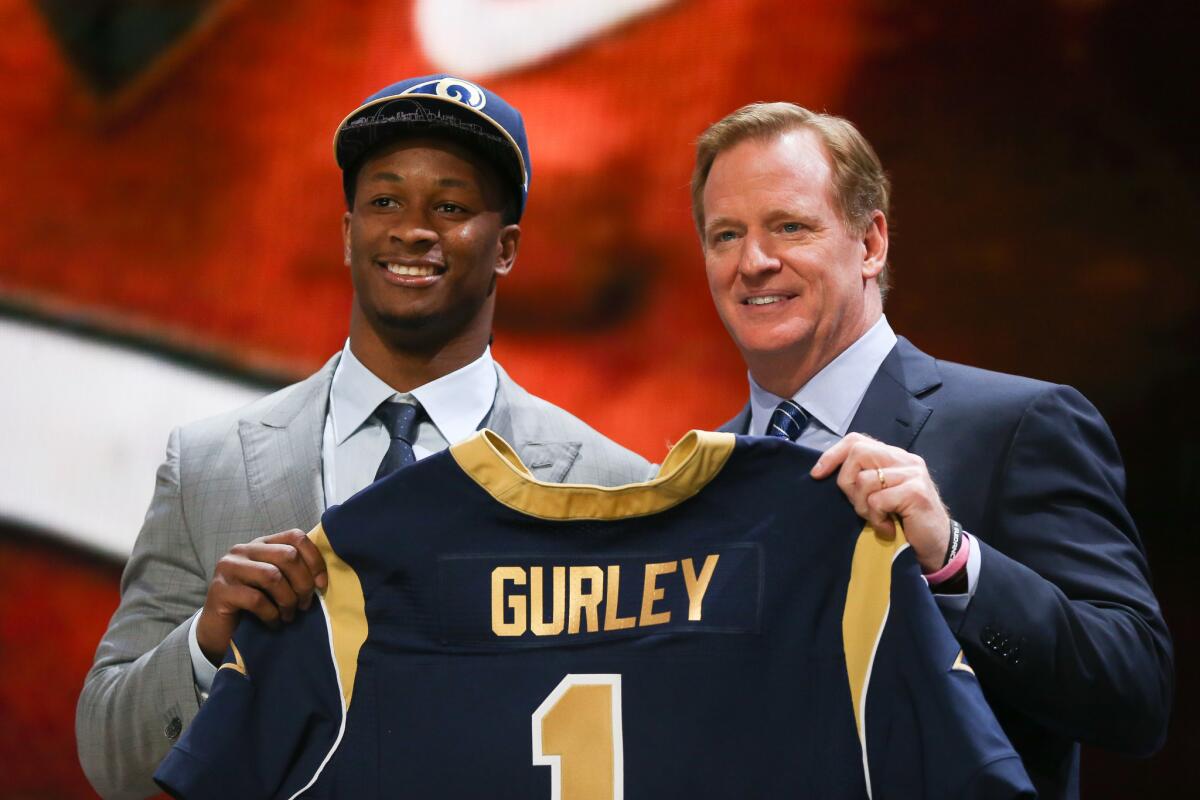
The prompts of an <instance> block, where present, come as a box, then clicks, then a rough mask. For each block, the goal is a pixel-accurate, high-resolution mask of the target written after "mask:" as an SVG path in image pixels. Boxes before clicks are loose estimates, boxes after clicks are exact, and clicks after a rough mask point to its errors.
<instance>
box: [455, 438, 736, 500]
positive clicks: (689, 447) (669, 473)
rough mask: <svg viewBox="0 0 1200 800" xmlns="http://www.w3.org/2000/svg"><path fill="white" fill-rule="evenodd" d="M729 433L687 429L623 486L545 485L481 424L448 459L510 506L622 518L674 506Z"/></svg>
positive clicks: (690, 491) (715, 467) (695, 487)
mask: <svg viewBox="0 0 1200 800" xmlns="http://www.w3.org/2000/svg"><path fill="white" fill-rule="evenodd" d="M735 441H736V437H735V436H734V435H733V434H732V433H713V432H711V431H689V432H688V433H687V434H685V435H684V437H683V438H682V439H680V440H679V442H678V444H676V445H675V446H674V447H672V448H671V452H670V453H668V454H667V457H666V459H665V460H664V461H663V464H662V466H661V467H659V470H658V476H657V477H655V478H654V479H652V480H649V481H645V482H643V483H630V484H626V485H625V486H613V487H608V486H592V485H589V484H581V483H545V482H543V481H539V480H537V479H536V478H534V477H533V474H532V473H531V472H530V471H529V470H528V469H527V468H526V467H525V465H524V464H522V463H521V459H520V457H519V456H518V455H517V453H516V451H515V450H513V448H512V447H511V446H510V445H509V444H508V442H506V441H504V439H502V438H501V437H500V436H499V435H498V434H497V433H495V432H493V431H490V430H488V429H486V428H484V429H483V430H481V431H479V432H478V433H476V434H475V435H474V436H472V437H471V438H469V439H467V440H466V441H463V442H460V443H458V444H456V445H454V446H453V447H451V448H450V454H451V455H452V456H454V460H455V461H457V462H458V465H459V466H460V467H461V468H462V470H463V472H465V473H467V475H469V476H470V477H471V479H472V480H474V481H475V482H476V483H477V484H479V485H480V486H481V487H482V488H483V489H484V491H486V492H487V493H488V494H490V495H491V496H492V497H494V498H495V499H496V501H497V502H499V503H502V504H503V505H506V506H508V507H509V508H511V509H514V510H516V511H520V512H521V513H522V514H528V515H529V516H531V517H538V518H540V519H601V520H611V519H626V518H629V517H642V516H646V515H647V514H657V513H659V512H660V511H666V510H667V509H668V508H671V507H672V506H676V505H678V504H679V503H682V502H683V501H684V500H687V499H688V498H689V497H691V496H692V495H694V494H696V493H697V492H698V491H700V490H701V489H702V488H704V486H705V485H707V484H708V482H709V481H711V480H712V479H713V478H714V477H716V475H717V473H718V472H720V471H721V468H722V467H723V466H725V462H726V461H727V460H728V459H729V454H730V453H732V452H733V446H734V442H735Z"/></svg>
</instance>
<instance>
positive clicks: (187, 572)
mask: <svg viewBox="0 0 1200 800" xmlns="http://www.w3.org/2000/svg"><path fill="white" fill-rule="evenodd" d="M179 442H180V437H179V432H178V431H174V432H172V434H171V437H170V440H169V442H168V444H167V458H166V461H165V462H164V463H163V464H162V466H161V467H159V469H158V474H157V478H156V483H155V490H154V499H153V501H152V502H151V504H150V509H149V511H148V512H147V513H146V520H145V522H144V523H143V525H142V531H141V534H140V535H139V536H138V539H137V544H136V545H135V546H134V550H133V554H132V555H131V556H130V559H129V562H128V564H127V565H126V567H125V572H124V575H123V576H122V579H121V605H120V607H119V608H118V609H117V612H116V613H115V614H114V615H113V618H112V620H111V622H110V623H109V627H108V632H107V633H106V634H105V636H104V638H103V639H102V640H101V642H100V646H99V648H98V650H97V651H96V660H95V663H94V665H93V666H92V669H91V671H90V672H89V673H88V675H87V678H86V680H85V683H84V687H83V693H82V694H81V695H80V698H79V706H78V708H77V711H76V719H75V729H76V740H77V742H78V746H79V759H80V763H81V764H82V765H83V769H84V772H85V773H86V774H87V776H88V778H89V780H91V782H92V785H93V786H94V787H95V788H96V790H97V791H98V792H99V793H100V794H101V795H102V796H104V797H112V798H117V797H144V796H146V795H149V794H153V793H155V792H157V791H158V789H157V787H156V786H155V785H154V783H153V781H152V780H151V777H150V776H151V775H152V774H153V772H154V768H155V766H156V765H157V764H158V762H159V761H161V760H162V758H163V757H164V756H165V755H166V753H167V751H168V749H170V747H171V745H172V743H173V742H174V740H175V739H176V738H178V736H179V733H180V732H181V731H182V730H183V728H184V727H186V726H187V724H188V723H189V722H191V719H192V717H194V716H195V714H196V711H197V709H198V708H199V702H198V700H197V697H196V690H195V685H194V683H193V679H192V662H191V657H190V655H189V652H188V639H187V634H188V625H189V621H190V618H191V616H192V615H193V614H194V613H195V612H196V610H197V609H199V608H200V607H201V606H202V605H203V604H204V597H205V593H206V591H207V587H208V581H207V577H206V575H205V574H204V570H203V568H202V567H201V565H200V562H199V559H198V558H197V555H196V552H195V549H194V546H193V544H192V541H191V537H190V535H189V533H188V526H187V519H186V517H185V515H184V511H183V502H182V493H181V490H180V480H179V446H180V445H179Z"/></svg>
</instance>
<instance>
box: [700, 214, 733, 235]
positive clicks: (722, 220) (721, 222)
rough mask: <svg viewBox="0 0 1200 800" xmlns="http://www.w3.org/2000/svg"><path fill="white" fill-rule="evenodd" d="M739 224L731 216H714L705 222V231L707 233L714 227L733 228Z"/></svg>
mask: <svg viewBox="0 0 1200 800" xmlns="http://www.w3.org/2000/svg"><path fill="white" fill-rule="evenodd" d="M739 224H740V223H738V222H737V221H735V220H733V219H732V218H730V217H713V218H712V219H710V220H707V221H706V222H705V223H704V233H705V234H707V233H708V232H709V231H711V230H712V229H713V228H731V227H737V226H738V225H739Z"/></svg>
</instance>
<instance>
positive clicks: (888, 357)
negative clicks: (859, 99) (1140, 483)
mask: <svg viewBox="0 0 1200 800" xmlns="http://www.w3.org/2000/svg"><path fill="white" fill-rule="evenodd" d="M888 191H889V187H888V182H887V179H886V177H885V176H884V173H883V169H882V166H881V165H880V163H879V159H878V157H877V156H876V155H875V153H874V151H873V150H872V149H871V146H870V145H869V144H868V143H867V141H866V140H865V139H864V138H863V137H862V135H861V134H860V133H859V132H858V131H857V130H856V129H855V128H854V126H853V125H851V124H850V123H849V122H847V121H846V120H844V119H840V118H838V117H832V116H828V115H824V114H815V113H813V112H810V111H808V110H807V109H803V108H800V107H798V106H794V105H792V104H790V103H769V104H755V105H751V106H746V107H744V108H742V109H740V110H738V111H736V112H734V113H733V114H731V115H729V116H728V117H726V118H725V119H723V120H721V121H719V122H717V123H715V124H714V125H713V126H712V127H710V128H709V129H708V130H707V131H706V132H705V133H704V135H703V136H701V138H700V141H699V145H698V152H697V163H696V169H695V172H694V175H693V181H692V200H693V209H694V214H695V219H696V225H697V228H698V230H699V232H700V237H701V242H702V247H703V251H704V258H705V265H706V271H707V275H708V282H709V288H710V290H711V293H712V297H713V302H714V303H715V305H716V308H717V312H718V314H719V315H720V317H721V319H722V321H723V322H724V323H725V327H726V328H727V329H728V331H729V333H730V335H731V336H732V337H733V340H734V342H735V343H736V344H737V346H738V349H739V350H740V351H741V353H742V356H743V358H744V360H745V362H746V365H747V367H748V370H749V377H750V401H749V403H748V404H747V405H746V407H745V408H743V409H742V411H741V413H739V414H738V415H737V416H736V417H734V418H733V419H732V420H730V421H729V422H728V423H727V424H726V426H725V427H724V428H723V429H724V430H730V431H734V432H736V433H749V434H755V435H764V434H765V435H777V436H784V437H786V438H789V439H793V440H795V441H799V442H800V443H801V444H805V445H808V446H810V447H815V448H818V449H821V450H824V451H825V454H824V456H823V457H822V458H821V459H820V460H819V461H818V462H817V464H816V466H815V467H814V469H813V476H814V477H816V478H827V477H828V478H833V479H836V480H837V482H838V484H839V486H841V488H842V489H843V491H844V492H845V494H846V496H847V497H848V498H849V499H850V501H851V502H852V503H853V505H854V507H855V509H856V510H857V511H858V513H859V515H860V516H861V517H863V518H864V519H867V520H868V521H870V522H871V523H872V524H873V525H874V526H876V528H877V529H883V530H888V529H891V528H892V527H893V526H892V523H891V522H890V519H891V517H892V515H895V516H896V517H898V518H899V519H900V520H901V521H902V522H903V527H904V533H905V535H906V537H907V539H908V542H909V544H911V545H912V547H913V550H914V553H915V555H916V556H917V559H918V561H919V562H920V563H921V565H922V568H923V570H924V571H925V573H926V577H927V579H928V581H929V583H930V586H931V588H932V590H933V591H934V592H935V593H937V594H938V598H937V599H938V602H939V605H941V607H942V610H943V612H944V614H945V616H946V619H947V621H948V622H949V624H950V626H951V628H952V630H953V631H954V633H955V635H956V636H957V638H958V640H959V642H960V643H961V645H962V647H963V649H964V651H965V653H966V656H967V658H968V660H969V661H970V663H971V665H972V666H973V668H974V670H975V672H976V674H977V675H978V678H979V681H980V684H981V686H982V688H983V690H984V693H985V695H986V696H987V697H988V701H989V703H990V705H991V706H992V708H993V710H994V711H995V713H996V716H997V718H998V719H999V721H1000V723H1001V725H1002V726H1003V727H1004V729H1005V731H1006V733H1007V734H1008V736H1009V738H1010V739H1011V741H1012V743H1013V745H1014V746H1015V748H1016V749H1017V751H1018V753H1020V755H1021V757H1022V760H1023V761H1024V763H1025V766H1026V768H1027V770H1028V772H1029V775H1030V777H1031V778H1032V779H1033V781H1034V784H1035V786H1036V787H1037V789H1038V791H1039V794H1040V796H1041V797H1046V798H1067V797H1077V796H1078V792H1079V789H1078V783H1079V781H1078V771H1079V744H1078V743H1079V742H1086V743H1088V744H1092V745H1097V746H1101V747H1107V748H1111V749H1115V750H1121V751H1125V752H1131V753H1138V754H1147V753H1150V752H1152V751H1154V750H1155V749H1157V748H1158V747H1159V746H1161V743H1162V740H1163V737H1164V735H1165V732H1166V722H1167V717H1168V712H1169V709H1170V705H1171V696H1172V692H1173V687H1172V683H1173V679H1172V653H1171V641H1170V636H1169V634H1168V633H1167V630H1166V626H1165V625H1164V623H1163V619H1162V615H1161V613H1160V611H1159V607H1158V602H1157V600H1156V599H1155V597H1154V594H1153V592H1152V591H1151V589H1150V586H1149V573H1148V568H1147V565H1146V558H1145V553H1144V552H1143V550H1142V547H1141V543H1140V541H1139V539H1138V535H1137V531H1136V529H1135V527H1134V524H1133V521H1132V519H1130V517H1129V514H1128V512H1127V510H1126V508H1125V504H1124V500H1123V494H1124V471H1123V468H1122V465H1121V460H1120V455H1119V453H1118V451H1117V448H1116V443H1115V442H1114V441H1113V439H1112V435H1111V434H1110V433H1109V431H1108V428H1107V426H1106V425H1105V424H1104V421H1103V419H1101V417H1100V415H1099V413H1098V412H1097V411H1096V409H1095V408H1094V407H1092V405H1091V404H1090V403H1088V402H1087V400H1085V399H1084V398H1083V397H1082V396H1081V395H1080V394H1079V393H1078V392H1076V391H1075V390H1073V389H1071V388H1069V387H1066V386H1056V385H1052V384H1048V383H1042V382H1040V381H1034V380H1029V379H1026V378H1019V377H1016V376H1012V375H1001V374H998V373H993V372H986V371H983V370H979V369H973V368H971V367H965V366H962V365H959V364H951V363H948V362H942V361H937V360H935V359H934V358H931V357H930V356H928V355H926V354H925V353H923V352H921V351H920V350H918V349H917V348H916V347H914V346H913V345H912V344H911V343H909V342H908V341H907V340H905V339H903V338H900V337H897V336H896V335H895V334H894V333H893V332H892V330H891V328H890V327H889V326H888V323H887V319H886V318H885V317H884V316H883V294H884V292H885V291H886V280H887V278H886V270H887V254H888V227H887V211H888ZM935 479H936V483H935ZM964 531H969V534H967V533H964ZM947 666H949V665H947ZM934 768H936V765H935V766H934Z"/></svg>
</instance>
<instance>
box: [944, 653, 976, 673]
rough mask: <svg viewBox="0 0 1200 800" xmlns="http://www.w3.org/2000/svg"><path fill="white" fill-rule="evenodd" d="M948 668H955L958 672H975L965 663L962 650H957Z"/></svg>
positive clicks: (965, 659)
mask: <svg viewBox="0 0 1200 800" xmlns="http://www.w3.org/2000/svg"><path fill="white" fill-rule="evenodd" d="M950 669H956V670H959V671H960V672H969V673H971V674H972V675H974V674H975V670H974V668H972V667H971V665H970V664H968V663H967V658H966V656H965V655H964V654H963V651H962V650H959V651H958V656H957V657H956V658H955V659H954V663H953V664H951V665H950Z"/></svg>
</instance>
